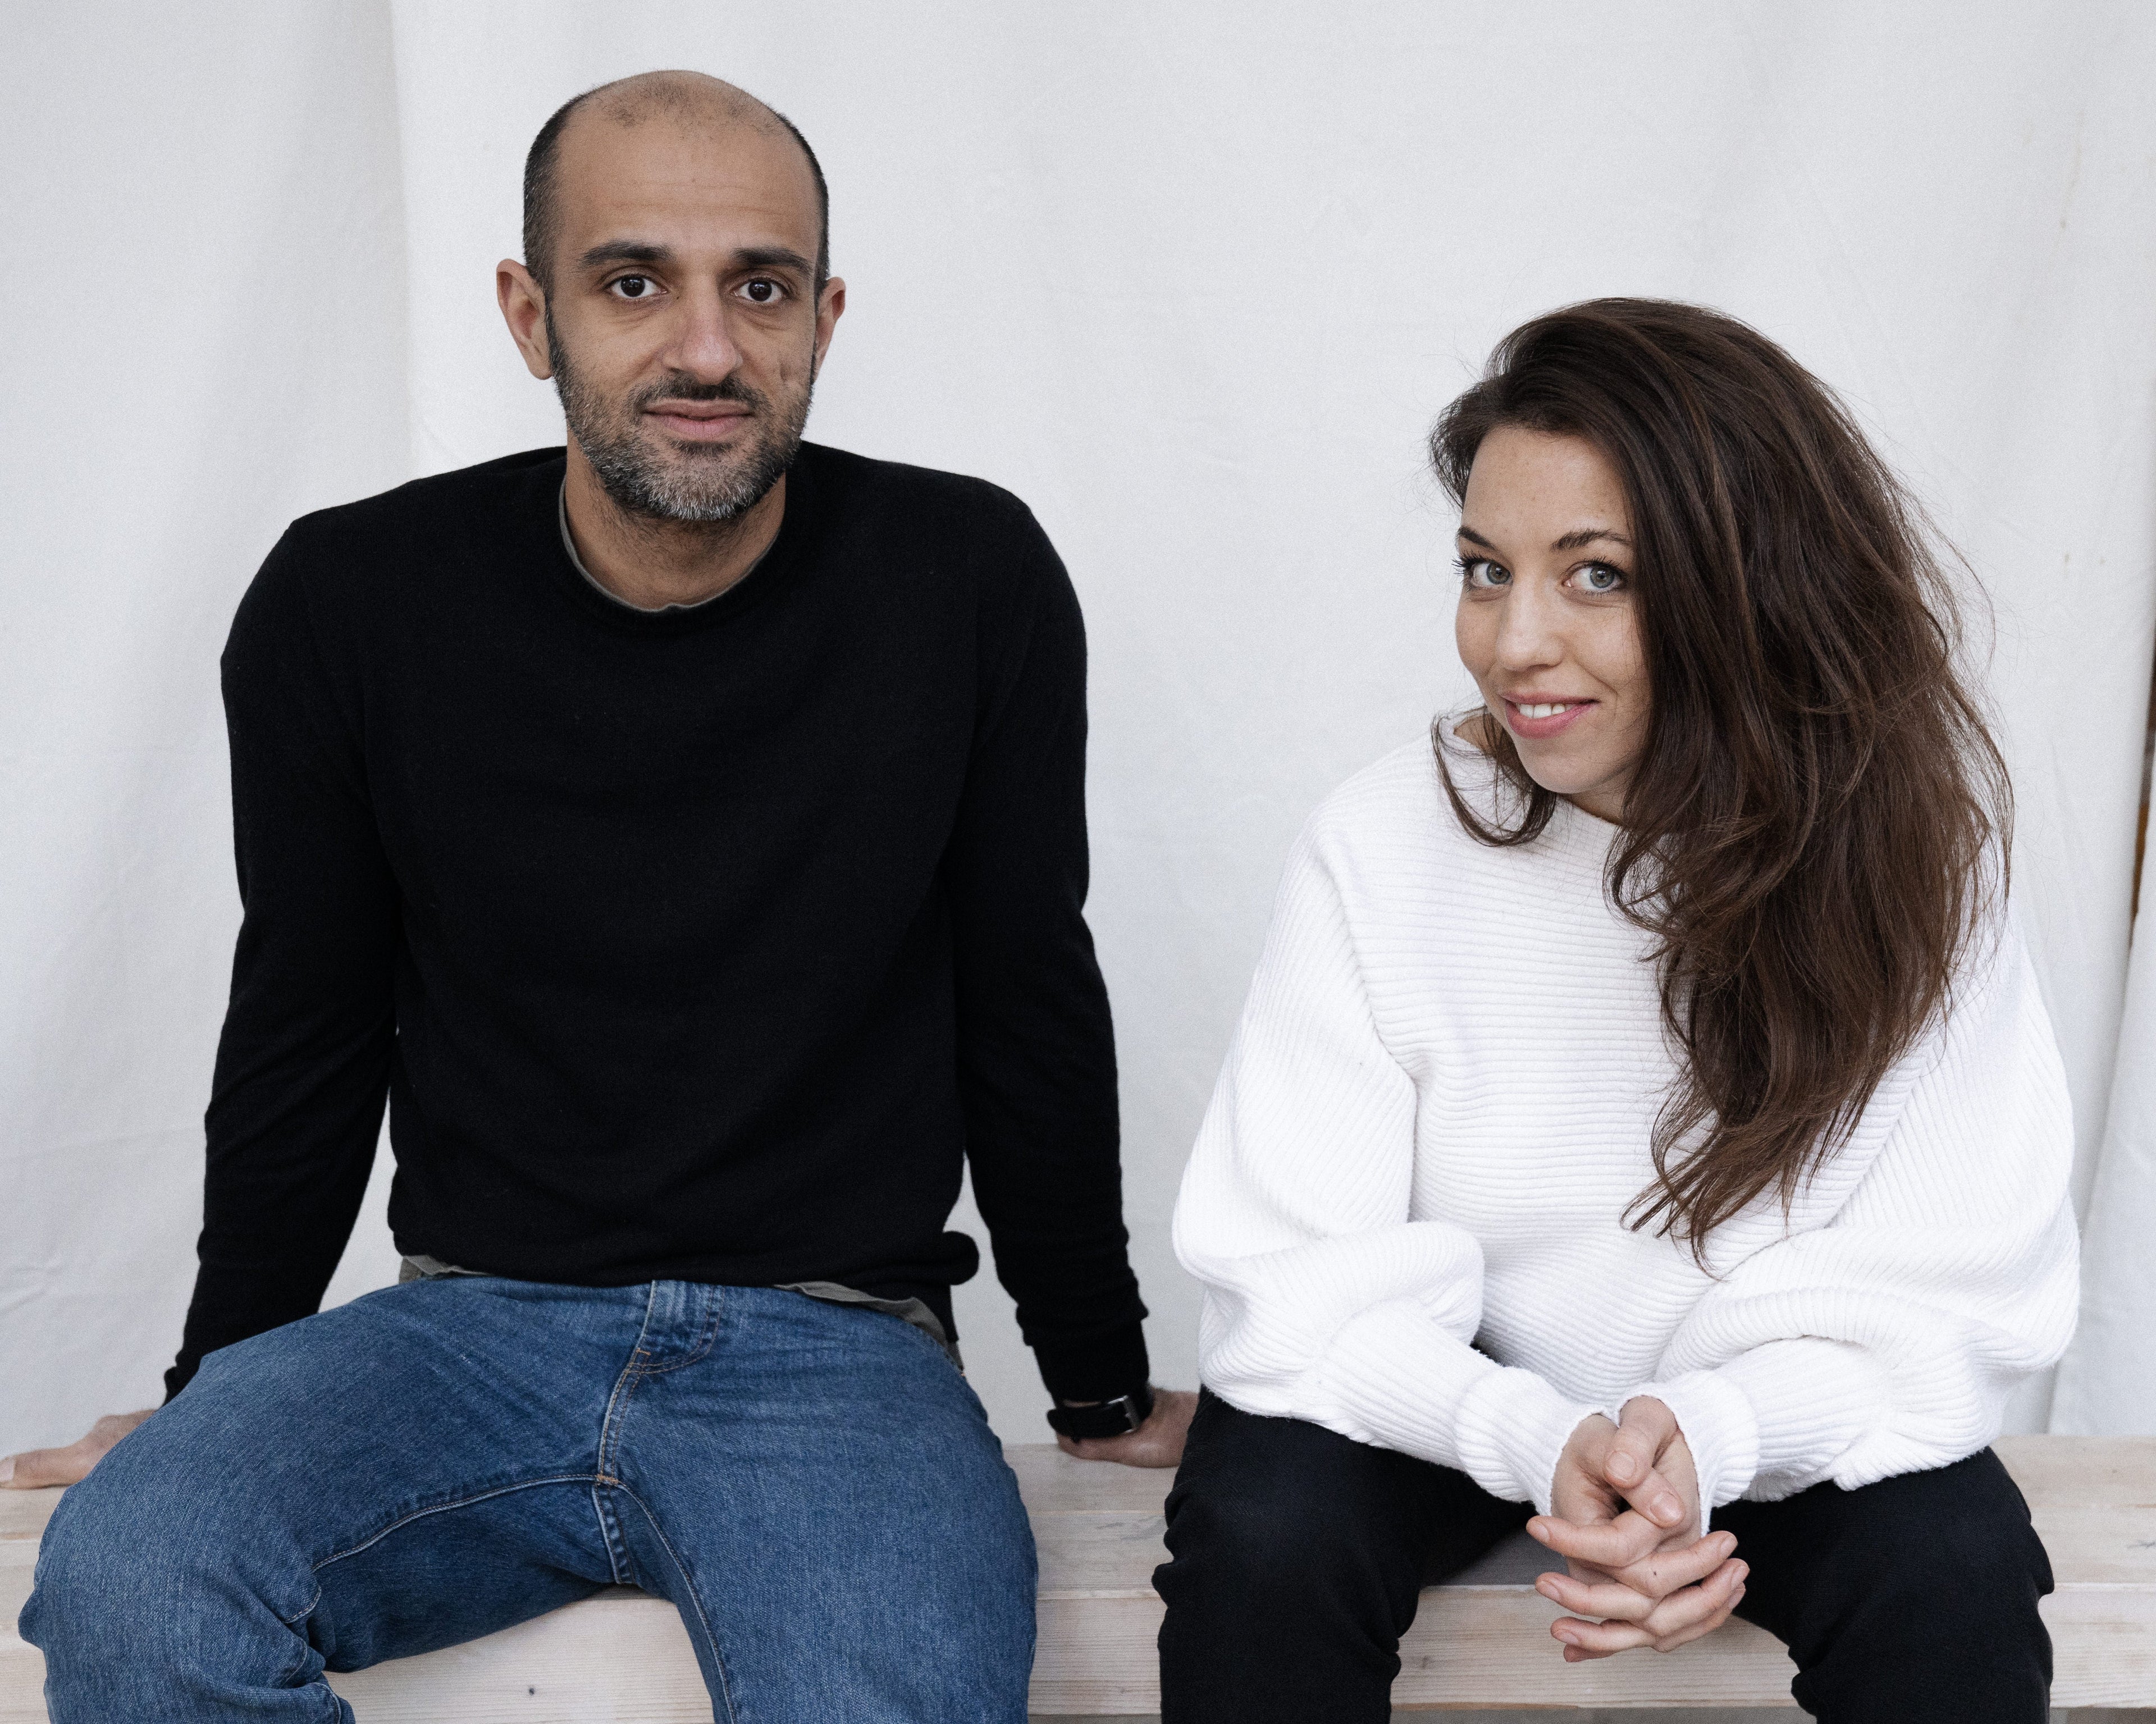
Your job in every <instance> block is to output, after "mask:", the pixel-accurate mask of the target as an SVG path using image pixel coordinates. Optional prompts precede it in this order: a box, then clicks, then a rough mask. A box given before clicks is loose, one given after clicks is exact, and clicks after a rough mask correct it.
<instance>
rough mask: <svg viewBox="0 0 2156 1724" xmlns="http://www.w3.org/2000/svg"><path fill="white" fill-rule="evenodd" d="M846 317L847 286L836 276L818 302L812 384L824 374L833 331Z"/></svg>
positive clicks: (810, 375)
mask: <svg viewBox="0 0 2156 1724" xmlns="http://www.w3.org/2000/svg"><path fill="white" fill-rule="evenodd" d="M845 315H846V284H845V283H844V281H842V280H839V277H837V276H836V275H834V276H833V277H832V278H831V279H830V280H829V281H826V282H825V283H824V291H823V292H822V293H821V294H820V295H818V296H817V300H816V362H815V363H814V365H813V366H811V367H809V370H808V377H809V381H810V382H814V381H815V379H817V378H818V377H821V376H823V374H824V355H825V354H826V353H828V352H829V351H831V331H834V329H836V328H837V327H838V326H839V319H840V318H841V317H843V316H845Z"/></svg>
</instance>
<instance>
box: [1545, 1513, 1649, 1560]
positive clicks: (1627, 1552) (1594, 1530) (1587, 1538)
mask: <svg viewBox="0 0 2156 1724" xmlns="http://www.w3.org/2000/svg"><path fill="white" fill-rule="evenodd" d="M1527 1531H1528V1532H1529V1533H1530V1534H1531V1535H1532V1537H1535V1538H1536V1539H1537V1540H1538V1541H1539V1542H1542V1543H1543V1544H1545V1545H1547V1546H1548V1547H1549V1548H1550V1549H1552V1550H1553V1551H1555V1552H1557V1553H1558V1555H1559V1556H1560V1557H1570V1558H1572V1559H1573V1561H1575V1562H1592V1563H1594V1565H1595V1566H1596V1567H1597V1568H1608V1569H1611V1570H1617V1569H1624V1568H1630V1567H1631V1566H1632V1565H1633V1564H1634V1563H1635V1562H1640V1561H1642V1560H1644V1559H1645V1557H1648V1556H1649V1555H1650V1554H1651V1553H1652V1552H1654V1551H1655V1548H1656V1547H1658V1546H1660V1545H1661V1542H1662V1541H1663V1539H1664V1538H1666V1537H1668V1532H1667V1531H1666V1529H1665V1528H1663V1527H1661V1526H1656V1525H1655V1523H1654V1522H1653V1521H1650V1520H1649V1519H1648V1518H1647V1517H1646V1516H1645V1515H1643V1514H1641V1513H1640V1512H1639V1511H1638V1510H1636V1509H1627V1510H1625V1512H1624V1513H1623V1514H1621V1515H1620V1516H1617V1517H1616V1519H1614V1520H1613V1521H1594V1522H1592V1523H1590V1524H1588V1525H1584V1526H1583V1525H1582V1524H1581V1523H1580V1522H1578V1521H1568V1520H1566V1519H1564V1518H1563V1516H1558V1515H1537V1516H1535V1517H1534V1518H1533V1519H1532V1520H1531V1521H1528V1522H1527Z"/></svg>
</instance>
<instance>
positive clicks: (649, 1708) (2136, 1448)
mask: <svg viewBox="0 0 2156 1724" xmlns="http://www.w3.org/2000/svg"><path fill="white" fill-rule="evenodd" d="M1998 1446H1999V1455H2000V1456H2001V1458H2002V1459H2004V1460H2005V1462H2006V1465H2007V1466H2008V1468H2009V1470H2011V1471H2012V1473H2013V1474H2014V1476H2015V1480H2016V1481H2017V1482H2018V1483H2019V1484H2020V1486H2021V1490H2022V1492H2023V1494H2024V1495H2025V1496H2027V1497H2028V1499H2029V1502H2030V1511H2031V1512H2032V1514H2033V1515H2034V1516H2035V1522H2036V1526H2037V1530H2038V1531H2039V1532H2040V1533H2041V1534H2042V1535H2043V1537H2044V1542H2045V1545H2046V1548H2048V1549H2049V1551H2050V1552H2051V1561H2052V1566H2053V1568H2054V1570H2055V1571H2056V1575H2057V1578H2058V1582H2059V1588H2058V1590H2057V1592H2056V1593H2054V1594H2053V1595H2052V1596H2051V1598H2047V1599H2046V1600H2045V1602H2044V1618H2045V1620H2046V1623H2047V1624H2049V1625H2050V1627H2051V1635H2052V1639H2053V1642H2054V1645H2055V1649H2056V1660H2057V1666H2058V1677H2057V1680H2056V1686H2055V1687H2054V1690H2053V1694H2052V1700H2053V1703H2054V1704H2055V1705H2056V1706H2071V1707H2076V1708H2082V1709H2087V1710H2090V1711H2099V1712H2100V1711H2110V1710H2112V1709H2116V1708H2127V1707H2136V1708H2138V1707H2149V1706H2156V1439H2146V1438H2109V1437H2015V1438H2008V1439H2004V1440H2002V1441H2001V1442H2000V1443H1999V1445H1998ZM1007 1452H1008V1454H1009V1459H1010V1462H1011V1465H1012V1468H1013V1470H1014V1471H1015V1472H1016V1473H1017V1475H1018V1479H1019V1489H1020V1491H1022V1492H1023V1493H1024V1497H1025V1501H1026V1506H1027V1509H1028V1511H1029V1513H1030V1514H1031V1516H1032V1517H1033V1524H1034V1537H1035V1538H1036V1540H1037V1541H1038V1542H1039V1548H1040V1588H1041V1590H1040V1605H1039V1620H1040V1647H1039V1655H1038V1657H1037V1658H1036V1660H1035V1661H1034V1673H1033V1710H1034V1712H1035V1713H1036V1714H1062V1715H1065V1716H1090V1717H1104V1716H1106V1717H1112V1716H1141V1715H1145V1714H1149V1713H1156V1712H1158V1711H1159V1708H1160V1692H1159V1680H1158V1665H1157V1663H1156V1659H1155V1654H1154V1637H1155V1635H1156V1634H1158V1632H1159V1628H1160V1620H1161V1614H1162V1611H1161V1604H1160V1601H1159V1599H1158V1598H1157V1597H1155V1596H1154V1593H1153V1591H1152V1570H1153V1568H1154V1567H1155V1566H1156V1565H1157V1564H1158V1563H1159V1562H1162V1561H1163V1560H1164V1557H1165V1555H1166V1553H1165V1552H1164V1551H1163V1549H1162V1547H1161V1543H1160V1536H1161V1526H1162V1521H1161V1506H1162V1500H1163V1498H1164V1497H1165V1496H1166V1495H1167V1493H1168V1485H1169V1484H1170V1483H1171V1476H1170V1475H1168V1474H1167V1473H1164V1472H1144V1471H1138V1470H1133V1469H1131V1468H1127V1467H1115V1466H1101V1465H1091V1464H1088V1463H1086V1462H1083V1461H1077V1460H1071V1459H1070V1457H1068V1456H1067V1455H1063V1454H1061V1453H1060V1452H1059V1451H1058V1450H1057V1449H1055V1448H1054V1447H1053V1446H1051V1445H1049V1444H1034V1445H1026V1446H1021V1447H1014V1448H1012V1449H1009V1450H1008V1451H1007ZM60 1496H61V1493H60V1492H59V1491H0V1724H44V1719H45V1713H44V1705H43V1703H42V1701H41V1699H40V1697H39V1694H38V1690H39V1688H40V1686H42V1680H43V1675H44V1660H42V1659H41V1658H40V1657H39V1655H38V1652H37V1650H35V1649H34V1648H33V1647H30V1646H27V1645H25V1644H23V1641H22V1640H21V1639H20V1638H19V1637H18V1635H17V1634H16V1633H15V1616H16V1613H17V1612H18V1610H19V1609H21V1607H22V1603H23V1599H24V1598H26V1597H27V1596H28V1593H29V1589H30V1578H31V1570H32V1566H33V1562H34V1561H35V1558H36V1552H37V1542H38V1537H39V1536H40V1535H41V1534H42V1533H43V1532H44V1526H45V1522H46V1521H47V1519H48V1518H49V1516H51V1514H52V1511H53V1509H54V1506H55V1505H56V1504H57V1503H58V1502H59V1498H60ZM1538 1566H1539V1565H1538V1562H1537V1555H1536V1552H1535V1551H1534V1550H1533V1548H1532V1547H1528V1548H1527V1549H1525V1550H1522V1549H1519V1548H1517V1547H1512V1548H1501V1550H1500V1551H1499V1552H1495V1553H1493V1555H1492V1557H1491V1559H1489V1560H1488V1561H1487V1562H1485V1563H1483V1564H1481V1565H1478V1568H1476V1570H1475V1571H1473V1572H1472V1573H1471V1574H1470V1575H1468V1576H1465V1577H1463V1578H1462V1580H1463V1582H1472V1583H1455V1584H1452V1585H1450V1586H1445V1587H1438V1588H1432V1589H1431V1590H1430V1591H1429V1592H1427V1593H1424V1595H1423V1602H1422V1608H1421V1611H1420V1614H1419V1616H1418V1618H1417V1619H1416V1622H1415V1624H1414V1628H1413V1629H1411V1630H1410V1631H1409V1634H1408V1636H1407V1639H1406V1640H1405V1641H1404V1643H1403V1644H1402V1646H1401V1649H1400V1659H1401V1673H1400V1678H1399V1682H1398V1684H1397V1685H1396V1686H1395V1688H1394V1705H1395V1706H1398V1707H1399V1709H1400V1710H1402V1711H1450V1710H1466V1709H1469V1708H1478V1707H1486V1706H1555V1707H1563V1706H1606V1707H1617V1708H1625V1707H1637V1706H1653V1705H1657V1704H1660V1705H1672V1706H1732V1707H1757V1708H1760V1709H1763V1710H1764V1709H1773V1708H1778V1707H1783V1708H1785V1707H1787V1706H1788V1705H1789V1677H1790V1675H1791V1674H1792V1671H1791V1666H1790V1664H1789V1657H1788V1655H1787V1654H1786V1653H1785V1652H1784V1650H1782V1648H1781V1646H1780V1644H1779V1643H1778V1642H1776V1641H1775V1640H1774V1639H1773V1637H1771V1636H1770V1635H1768V1634H1764V1633H1763V1632H1761V1631H1760V1630H1759V1629H1754V1628H1752V1627H1751V1626H1749V1625H1748V1624H1743V1623H1732V1624H1729V1625H1727V1627H1726V1628H1723V1629H1721V1630H1719V1631H1718V1632H1717V1633H1716V1634H1712V1635H1710V1636H1709V1637H1708V1638H1707V1639H1705V1640H1702V1641H1699V1642H1697V1643H1695V1644H1692V1645H1691V1646H1687V1647H1685V1648H1683V1649H1682V1650H1680V1651H1677V1652H1675V1653H1671V1654H1670V1655H1666V1656H1662V1657H1647V1656H1645V1655H1629V1656H1626V1657H1624V1658H1617V1659H1610V1660H1602V1661H1599V1662H1596V1663H1591V1664H1585V1665H1567V1664H1566V1663H1565V1662H1564V1661H1563V1657H1562V1655H1561V1654H1560V1653H1559V1650H1558V1645H1557V1643H1556V1642H1555V1641H1553V1640H1552V1639H1550V1638H1549V1623H1550V1618H1551V1616H1552V1614H1553V1612H1552V1609H1551V1607H1550V1606H1549V1605H1548V1604H1547V1603H1544V1602H1543V1599H1542V1598H1540V1597H1538V1596H1537V1594H1536V1593H1534V1591H1533V1590H1532V1584H1531V1582H1532V1573H1534V1571H1535V1569H1536V1568H1537V1567H1538ZM331 1686H333V1687H335V1688H336V1690H337V1691H338V1692H339V1693H341V1694H342V1695H344V1696H346V1699H348V1700H349V1701H351V1702H352V1706H353V1707H354V1709H355V1710H356V1711H358V1713H359V1714H360V1716H362V1719H364V1720H365V1721H367V1724H436V1721H439V1720H442V1719H445V1718H455V1719H458V1720H459V1721H461V1724H613V1721H617V1720H619V1721H622V1724H629V1721H632V1720H633V1721H636V1724H686V1721H694V1724H705V1721H706V1720H708V1719H709V1718H710V1717H711V1702H710V1701H709V1700H708V1699H707V1698H706V1695H705V1692H704V1686H703V1680H702V1677H701V1674H700V1672H699V1671H698V1670H697V1667H696V1657H695V1655H694V1654H693V1652H692V1651H691V1650H690V1645H689V1639H688V1636H687V1634H685V1632H684V1631H683V1629H682V1627H681V1623H680V1618H679V1617H678V1616H677V1615H676V1614H675V1611H674V1609H673V1607H672V1606H671V1605H670V1604H667V1603H663V1602H662V1601H660V1600H659V1599H655V1598H645V1597H644V1596H643V1595H642V1594H641V1593H634V1592H629V1591H622V1592H618V1593H602V1594H600V1595H599V1596H598V1597H597V1598H590V1599H587V1600H585V1601H584V1602H583V1603H578V1604H572V1605H570V1606H569V1607H568V1608H567V1609H562V1610H557V1611H555V1612H554V1613H553V1614H551V1615H549V1616H546V1617H542V1618H541V1619H539V1620H537V1621H536V1622H530V1623H526V1624H523V1625H521V1627H518V1628H514V1629H506V1630H505V1631H504V1632H502V1633H500V1634H490V1635H489V1636H487V1637H486V1638H485V1639H482V1640H475V1641H473V1642H471V1643H470V1644H469V1645H465V1646H458V1647H452V1648H450V1649H449V1650H447V1651H443V1652H434V1653H429V1654H428V1655H426V1656H425V1657H423V1658H415V1659H405V1660H398V1661H395V1662H393V1663H390V1664H386V1665H377V1667H376V1668H375V1669H373V1670H362V1671H357V1672H355V1673H353V1674H352V1675H336V1676H333V1677H331Z"/></svg>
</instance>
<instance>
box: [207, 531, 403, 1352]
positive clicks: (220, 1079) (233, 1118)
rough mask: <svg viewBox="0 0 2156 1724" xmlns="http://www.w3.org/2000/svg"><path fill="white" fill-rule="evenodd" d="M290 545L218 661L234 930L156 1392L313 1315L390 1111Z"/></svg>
mask: <svg viewBox="0 0 2156 1724" xmlns="http://www.w3.org/2000/svg"><path fill="white" fill-rule="evenodd" d="M291 545H292V541H291V540H290V537H288V538H287V539H286V541H285V543H284V544H282V545H280V546H279V547H278V549H277V550H276V551H275V552H271V554H270V557H269V561H268V562H266V563H265V564H264V567H263V570H262V572H261V573H260V574H259V575H258V576H257V577H255V581H254V585H253V586H252V587H250V588H249V591H248V593H247V596H246V598H244V599H243V600H242V601H241V603H240V607H239V615H238V616H237V617H236V618H234V623H233V627H232V635H231V639H229V641H228V643H227V644H226V647H225V652H224V659H223V683H224V703H225V719H226V726H227V730H228V735H229V737H230V742H231V749H232V814H233V845H234V854H235V859H236V860H237V863H238V867H239V896H240V902H241V905H242V909H243V915H242V918H241V921H240V928H239V944H238V947H237V948H236V950H235V951H234V956H233V965H232V996H231V1000H230V1003H229V1004H228V1007H227V1008H226V1012H225V1019H224V1029H223V1034H222V1036H221V1037H220V1038H219V1039H218V1051H217V1070H216V1075H215V1077H214V1079H213V1082H212V1086H211V1095H210V1104H209V1111H208V1116H207V1118H206V1120H205V1121H204V1124H205V1127H206V1131H207V1137H208V1156H207V1171H206V1174H205V1178H204V1181H203V1229H202V1236H201V1239H200V1242H199V1244H198V1256H199V1258H200V1263H201V1266H200V1268H199V1270H198V1273H197V1275H196V1280H195V1290H194V1298H193V1302H192V1304H191V1305H190V1306H189V1307H188V1310H187V1327H186V1331H185V1335H184V1337H183V1339H182V1343H181V1350H180V1355H179V1358H178V1361H177V1363H175V1364H174V1366H173V1367H172V1369H171V1370H170V1371H169V1372H167V1373H166V1378H165V1383H166V1389H167V1393H168V1394H177V1393H178V1392H179V1391H180V1390H181V1389H182V1388H183V1387H185V1385H186V1383H187V1381H188V1379H189V1378H192V1377H193V1374H194V1372H195V1368H196V1367H197V1366H198V1365H199V1364H200V1363H201V1362H202V1359H203V1355H204V1354H206V1353H209V1352H215V1351H216V1350H217V1349H218V1348H219V1347H228V1346H230V1345H231V1344H232V1343H233V1342H238V1341H244V1340H245V1339H246V1338H247V1337H249V1336H252V1335H257V1334H259V1333H261V1332H262V1331H264V1330H266V1329H273V1328H275V1327H277V1326H279V1325H280V1324H283V1323H288V1322H291V1321H294V1320H295V1319H297V1318H300V1317H303V1316H309V1315H310V1314H311V1313H312V1312H313V1311H316V1310H317V1309H318V1308H319V1307H320V1306H321V1296H322V1290H323V1289H324V1288H325V1287H326V1285H328V1283H329V1279H330V1276H331V1275H332V1274H333V1273H335V1271H336V1265H337V1260H338V1258H339V1257H340V1256H341V1255H343V1251H344V1247H345V1242H346V1239H348V1238H349V1237H350V1236H351V1233H352V1223H353V1221H354V1219H356V1218H357V1215H358V1213H359V1205H360V1200H361V1198H362V1197H363V1196H364V1194H365V1193H366V1189H367V1173H368V1171H369V1169H370V1168H371V1167H372V1163H373V1159H374V1147H375V1141H376V1138H377V1135H378V1134H379V1132H380V1130H381V1125H382V1103H383V1100H384V1098H385V1096H386V1095H387V1093H388V1081H389V1060H390V1054H391V1050H392V1046H393V1040H394V1035H395V1028H394V1021H393V1019H394V1008H393V998H392V988H393V965H394V962H395V958H396V951H397V942H398V927H399V916H398V899H397V890H396V885H395V881H394V880H393V877H392V875H391V874H390V871H389V865H388V860H387V859H386V858H385V857H384V855H383V854H382V846H381V841H380V839H379V837H378V835H377V832H376V829H375V824H374V817H373V813H372V808H371V805H370V803H369V801H368V798H367V787H366V773H365V768H364V765H363V762H362V757H361V753H360V748H359V744H358V742H357V738H356V736H355V735H354V732H353V728H352V724H351V723H350V722H349V721H347V719H346V716H345V715H344V714H343V713H342V712H341V710H340V708H339V706H338V704H337V701H336V697H335V694H334V692H333V690H332V689H331V684H330V679H329V677H328V675H326V671H325V669H324V666H323V664H322V660H321V656H320V654H319V653H318V652H317V650H316V643H315V637H314V634H313V629H312V625H311V621H310V618H309V616H308V612H307V604H306V594H305V591H304V588H303V586H302V581H301V570H300V567H298V566H297V564H298V559H297V557H295V554H294V553H293V552H292V549H291Z"/></svg>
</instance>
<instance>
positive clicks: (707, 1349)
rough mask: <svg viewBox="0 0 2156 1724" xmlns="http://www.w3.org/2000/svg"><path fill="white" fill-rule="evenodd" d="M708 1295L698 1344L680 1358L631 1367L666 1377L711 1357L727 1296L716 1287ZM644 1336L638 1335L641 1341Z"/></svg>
mask: <svg viewBox="0 0 2156 1724" xmlns="http://www.w3.org/2000/svg"><path fill="white" fill-rule="evenodd" d="M706 1297H707V1299H708V1301H709V1306H708V1309H707V1310H706V1313H705V1316H704V1329H703V1332H702V1333H701V1335H699V1336H698V1337H696V1344H695V1345H694V1346H693V1347H690V1350H689V1351H688V1352H685V1353H684V1354H682V1355H681V1357H679V1358H675V1359H670V1360H668V1361H667V1362H665V1363H664V1364H660V1365H637V1364H632V1365H631V1366H630V1367H629V1369H630V1370H632V1371H634V1373H636V1374H637V1375H638V1376H639V1377H664V1376H665V1374H666V1373H668V1372H669V1371H679V1370H680V1368H681V1367H683V1366H684V1365H695V1364H699V1363H701V1362H702V1361H703V1360H705V1359H707V1358H709V1357H711V1343H712V1342H715V1341H716V1340H717V1339H718V1335H719V1322H720V1320H721V1318H722V1317H723V1316H725V1315H726V1297H725V1296H724V1295H723V1294H722V1293H721V1291H720V1290H718V1289H717V1288H716V1287H715V1288H713V1289H711V1291H710V1293H709V1294H708V1295H707V1296H706ZM643 1338H644V1337H642V1336H641V1335H639V1336H638V1337H637V1339H638V1340H639V1341H641V1340H642V1339H643Z"/></svg>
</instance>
